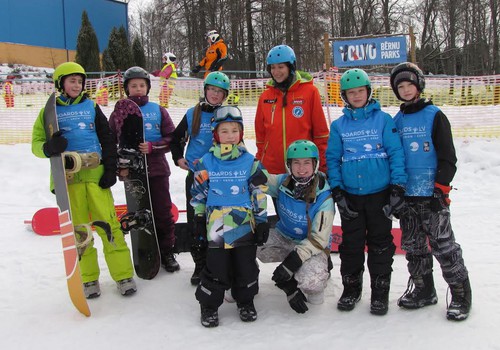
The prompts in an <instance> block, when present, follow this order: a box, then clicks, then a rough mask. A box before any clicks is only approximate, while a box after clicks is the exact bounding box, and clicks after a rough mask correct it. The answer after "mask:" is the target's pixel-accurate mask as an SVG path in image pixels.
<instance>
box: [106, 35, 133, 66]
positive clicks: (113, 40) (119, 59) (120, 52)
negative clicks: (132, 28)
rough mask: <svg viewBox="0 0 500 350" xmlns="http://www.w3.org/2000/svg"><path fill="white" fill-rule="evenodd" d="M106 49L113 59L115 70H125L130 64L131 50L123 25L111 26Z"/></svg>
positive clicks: (131, 61)
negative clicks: (118, 26) (118, 27)
mask: <svg viewBox="0 0 500 350" xmlns="http://www.w3.org/2000/svg"><path fill="white" fill-rule="evenodd" d="M108 50H109V54H110V56H111V59H112V60H113V63H114V66H115V70H121V71H125V70H127V69H128V68H130V67H131V66H132V63H133V60H132V51H131V49H130V44H129V41H128V38H127V32H126V31H125V27H123V26H121V27H120V29H117V28H116V27H113V29H112V30H111V33H110V34H109V42H108Z"/></svg>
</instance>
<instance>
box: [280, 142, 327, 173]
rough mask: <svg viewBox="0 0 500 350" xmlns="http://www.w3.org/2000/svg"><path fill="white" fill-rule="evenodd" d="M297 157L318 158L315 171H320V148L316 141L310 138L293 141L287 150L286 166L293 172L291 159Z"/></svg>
mask: <svg viewBox="0 0 500 350" xmlns="http://www.w3.org/2000/svg"><path fill="white" fill-rule="evenodd" d="M296 158H312V159H314V160H316V165H315V169H314V173H316V172H317V171H318V167H319V150H318V146H316V145H315V144H314V142H312V141H309V140H297V141H295V142H292V143H291V144H290V146H288V149H287V151H286V164H285V166H286V168H287V170H288V172H289V173H290V174H291V173H292V170H291V167H290V160H291V159H296Z"/></svg>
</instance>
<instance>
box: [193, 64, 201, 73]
mask: <svg viewBox="0 0 500 350" xmlns="http://www.w3.org/2000/svg"><path fill="white" fill-rule="evenodd" d="M200 70H201V66H200V65H197V66H196V67H194V68H193V69H191V73H193V74H196V73H198V72H199V71H200Z"/></svg>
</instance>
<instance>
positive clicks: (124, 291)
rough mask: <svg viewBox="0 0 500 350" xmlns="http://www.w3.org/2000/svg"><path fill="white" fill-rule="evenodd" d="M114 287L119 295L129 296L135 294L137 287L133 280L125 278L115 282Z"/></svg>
mask: <svg viewBox="0 0 500 350" xmlns="http://www.w3.org/2000/svg"><path fill="white" fill-rule="evenodd" d="M116 287H117V288H118V290H119V291H120V293H121V295H131V294H134V293H135V292H137V286H136V284H135V281H134V279H133V278H125V279H123V280H120V281H118V282H116Z"/></svg>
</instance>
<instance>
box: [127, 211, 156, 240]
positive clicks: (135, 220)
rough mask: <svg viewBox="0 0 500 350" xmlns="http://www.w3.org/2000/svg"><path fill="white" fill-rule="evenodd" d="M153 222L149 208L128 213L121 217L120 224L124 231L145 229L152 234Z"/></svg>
mask: <svg viewBox="0 0 500 350" xmlns="http://www.w3.org/2000/svg"><path fill="white" fill-rule="evenodd" d="M152 223H153V215H152V213H151V210H149V209H141V210H138V211H136V212H131V213H126V214H125V215H123V216H122V217H121V219H120V226H121V229H122V231H123V232H124V233H129V232H130V230H139V229H144V231H146V232H147V233H148V234H149V235H152V234H153V233H152V232H151V230H150V227H151V224H152Z"/></svg>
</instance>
